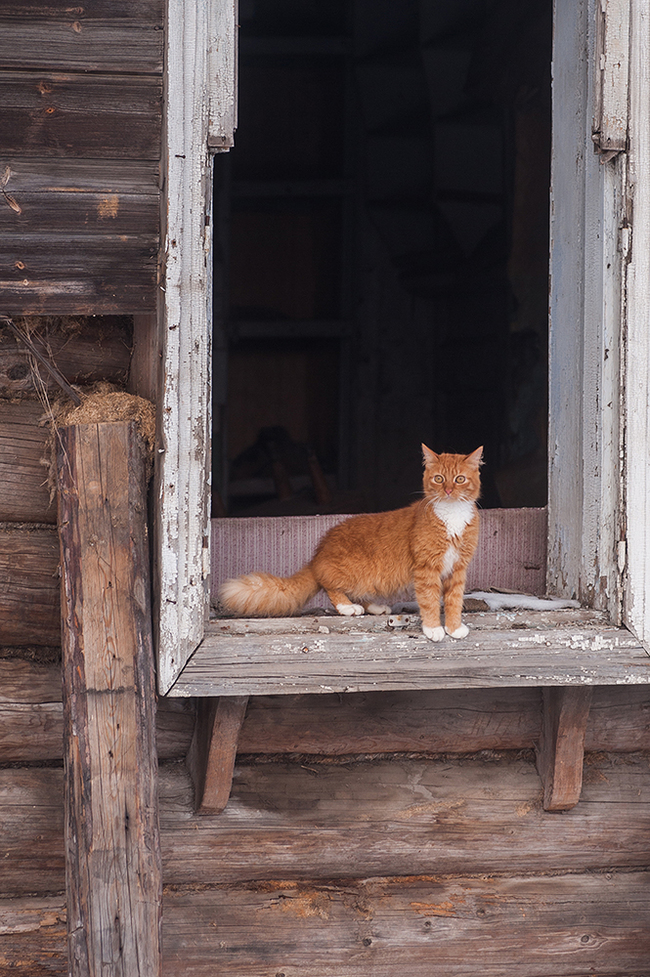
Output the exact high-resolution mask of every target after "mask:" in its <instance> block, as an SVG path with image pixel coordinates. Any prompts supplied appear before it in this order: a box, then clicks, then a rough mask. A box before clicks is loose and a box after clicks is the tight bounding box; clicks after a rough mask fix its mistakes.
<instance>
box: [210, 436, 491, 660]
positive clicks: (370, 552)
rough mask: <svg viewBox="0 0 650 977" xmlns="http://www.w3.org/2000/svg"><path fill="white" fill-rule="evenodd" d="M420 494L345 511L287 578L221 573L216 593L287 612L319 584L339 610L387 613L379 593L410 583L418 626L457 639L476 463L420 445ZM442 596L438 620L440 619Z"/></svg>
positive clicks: (262, 612) (238, 604) (473, 540)
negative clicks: (407, 501) (403, 501)
mask: <svg viewBox="0 0 650 977" xmlns="http://www.w3.org/2000/svg"><path fill="white" fill-rule="evenodd" d="M422 451H423V455H424V479H423V488H424V498H422V499H420V500H418V501H417V502H414V503H413V504H412V505H410V506H407V507H406V508H404V509H395V510H393V511H391V512H379V513H370V514H368V515H361V516H352V517H351V518H350V519H346V520H344V522H341V523H339V525H337V526H334V527H333V528H332V529H330V530H329V532H327V533H326V534H325V536H323V538H322V539H321V541H320V543H319V544H318V547H317V549H316V553H315V554H314V557H313V559H312V560H311V561H310V562H309V563H308V564H307V565H306V566H304V567H303V568H302V569H301V570H299V571H298V572H297V573H294V574H293V576H291V577H274V576H272V575H271V574H268V573H251V574H248V575H247V576H245V577H238V578H237V579H236V580H226V581H225V583H224V584H223V585H222V587H221V589H220V591H219V597H220V599H221V601H222V603H223V604H224V605H225V607H227V608H228V610H230V611H233V612H234V613H237V614H242V615H245V616H247V617H252V616H261V617H273V616H279V617H285V616H288V615H291V614H295V613H296V612H297V611H299V610H300V609H301V608H302V607H304V605H305V604H306V603H307V601H308V600H310V599H311V598H312V597H313V596H314V595H315V594H316V593H317V592H318V591H319V590H320V589H321V588H322V589H323V590H325V591H326V593H327V596H328V597H329V599H330V600H331V602H332V604H333V605H334V607H335V608H336V610H337V611H338V612H339V614H346V615H350V616H351V615H358V614H363V613H364V612H367V613H369V614H388V613H390V610H391V609H390V607H388V606H386V605H385V604H383V603H375V600H382V599H383V600H387V599H388V598H390V597H392V596H394V595H396V594H398V593H399V592H400V591H403V590H404V589H405V588H406V587H407V586H409V584H413V585H414V587H415V596H416V599H417V602H418V604H419V607H420V614H421V617H422V630H423V632H424V634H425V635H426V637H427V638H429V639H430V640H431V641H441V640H442V638H444V636H445V631H446V632H447V634H450V635H451V636H452V638H464V637H465V636H466V635H467V634H468V630H469V629H468V628H467V626H466V625H465V624H463V623H462V621H461V611H462V607H463V593H464V589H465V576H466V572H467V565H468V563H469V561H470V560H471V558H472V556H473V554H474V551H475V549H476V544H477V542H478V524H479V519H478V509H477V507H476V500H477V499H478V497H479V493H480V478H479V465H480V464H481V458H482V455H483V448H482V447H481V448H477V449H476V451H473V452H472V453H471V454H469V455H454V454H436V453H435V452H433V451H431V450H430V449H429V448H427V447H426V445H424V444H423V445H422ZM441 596H442V597H443V598H444V605H445V626H444V627H442V626H441V623H440V599H441Z"/></svg>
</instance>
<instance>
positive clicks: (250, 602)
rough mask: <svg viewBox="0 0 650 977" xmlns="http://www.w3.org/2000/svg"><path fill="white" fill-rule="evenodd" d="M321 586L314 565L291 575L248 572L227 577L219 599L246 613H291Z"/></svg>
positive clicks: (294, 612) (236, 610) (231, 607)
mask: <svg viewBox="0 0 650 977" xmlns="http://www.w3.org/2000/svg"><path fill="white" fill-rule="evenodd" d="M319 590H320V587H319V585H318V584H317V583H316V578H315V576H314V574H313V573H312V570H311V568H310V567H309V566H306V567H303V568H302V570H298V573H294V575H293V576H292V577H274V576H273V575H272V574H270V573H249V574H248V575H247V576H245V577H237V579H236V580H226V581H225V583H223V584H222V585H221V587H220V588H219V600H220V601H221V603H222V604H223V605H224V606H225V607H227V608H228V610H229V611H232V612H233V613H234V614H242V615H243V616H244V617H289V616H290V615H291V614H296V613H297V612H298V611H299V610H301V609H302V608H303V607H304V605H305V604H306V603H307V601H308V600H310V598H312V597H313V596H314V595H315V594H317V593H318V591H319Z"/></svg>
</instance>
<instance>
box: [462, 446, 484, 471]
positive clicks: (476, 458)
mask: <svg viewBox="0 0 650 977" xmlns="http://www.w3.org/2000/svg"><path fill="white" fill-rule="evenodd" d="M465 461H466V462H467V464H468V465H471V466H472V468H476V469H478V466H479V465H482V464H483V445H481V447H480V448H477V449H476V451H472V453H471V455H467V457H466V458H465Z"/></svg>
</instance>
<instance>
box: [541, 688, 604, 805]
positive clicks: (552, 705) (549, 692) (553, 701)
mask: <svg viewBox="0 0 650 977" xmlns="http://www.w3.org/2000/svg"><path fill="white" fill-rule="evenodd" d="M592 694H593V688H592V687H591V686H586V687H583V688H560V687H549V688H545V689H544V690H543V705H542V708H543V715H542V733H541V737H540V742H539V746H538V748H537V770H538V771H539V775H540V777H541V779H542V784H543V786H544V810H545V811H568V810H569V809H570V808H572V807H575V805H576V804H577V803H578V801H579V800H580V792H581V790H582V765H583V761H584V753H585V734H586V731H587V720H588V718H589V709H590V707H591V698H592Z"/></svg>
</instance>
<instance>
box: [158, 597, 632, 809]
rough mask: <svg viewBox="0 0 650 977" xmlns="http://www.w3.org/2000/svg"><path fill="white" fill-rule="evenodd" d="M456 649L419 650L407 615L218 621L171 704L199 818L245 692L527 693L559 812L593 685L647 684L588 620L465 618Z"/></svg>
mask: <svg viewBox="0 0 650 977" xmlns="http://www.w3.org/2000/svg"><path fill="white" fill-rule="evenodd" d="M466 620H467V621H468V623H469V624H470V625H471V627H472V630H471V631H470V634H469V635H468V636H467V638H465V639H463V640H462V641H458V642H456V641H453V639H451V638H446V639H445V640H444V641H442V642H441V643H440V644H434V643H432V642H430V641H428V640H427V639H426V638H425V637H424V636H423V635H422V632H421V630H420V627H419V619H418V618H417V617H416V616H414V615H413V616H408V615H403V616H401V617H400V616H396V615H391V616H385V617H375V618H373V617H363V618H352V619H350V618H342V617H338V616H322V617H316V616H308V617H299V618H287V619H271V620H269V619H264V620H260V619H256V620H243V619H235V618H232V619H225V618H224V619H220V620H215V621H213V622H212V623H211V624H210V626H209V628H208V631H207V634H206V637H205V640H204V641H203V643H202V644H201V646H200V647H199V648H198V649H197V651H196V652H195V654H194V655H193V657H192V658H191V659H190V661H189V662H188V664H187V665H186V667H185V669H184V671H183V672H182V673H181V676H180V678H179V680H178V681H177V683H176V685H175V686H174V688H173V689H172V690H171V695H177V696H199V697H201V700H202V701H201V702H200V706H199V714H198V719H197V724H196V729H195V735H194V740H193V743H192V748H191V750H190V754H189V756H188V765H189V769H190V773H191V775H192V779H193V782H194V788H195V804H196V809H197V812H199V813H206V814H216V813H219V812H220V811H222V810H223V809H224V807H225V805H226V803H227V801H228V797H229V794H230V787H231V783H232V775H233V768H234V763H235V756H236V752H237V741H238V738H239V733H240V730H241V726H242V723H243V720H244V716H245V712H246V704H247V701H248V696H249V695H282V694H295V693H304V694H320V693H326V692H366V691H380V690H382V691H390V690H406V689H409V690H413V689H471V688H508V687H509V688H512V687H517V686H520V687H521V686H528V687H530V686H537V687H542V688H543V690H544V691H543V710H542V725H541V728H540V738H539V742H538V747H537V764H538V770H539V774H540V777H541V780H542V784H543V787H544V808H545V810H548V811H563V810H568V809H569V808H571V807H573V806H574V805H575V804H577V802H578V800H579V798H580V791H581V788H582V766H583V757H584V741H585V732H586V728H587V721H588V717H589V707H590V703H591V694H592V690H593V687H594V686H596V685H637V684H650V656H649V655H648V654H647V652H646V651H645V649H644V648H643V646H642V645H641V644H640V642H638V641H637V640H636V639H635V638H634V636H633V635H632V634H631V633H630V632H629V631H627V630H625V629H624V628H613V627H611V626H610V625H609V624H608V623H607V622H606V621H605V620H603V616H602V615H601V614H599V613H597V612H593V611H586V610H579V611H553V612H537V613H531V612H509V613H504V612H500V613H495V614H489V613H475V614H469V615H467V616H466Z"/></svg>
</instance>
